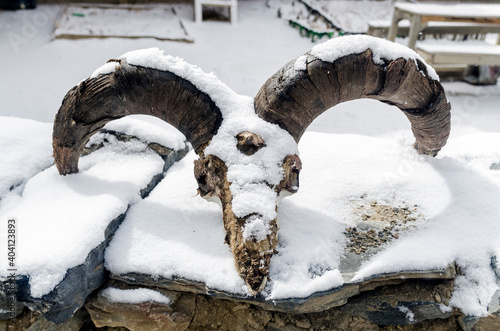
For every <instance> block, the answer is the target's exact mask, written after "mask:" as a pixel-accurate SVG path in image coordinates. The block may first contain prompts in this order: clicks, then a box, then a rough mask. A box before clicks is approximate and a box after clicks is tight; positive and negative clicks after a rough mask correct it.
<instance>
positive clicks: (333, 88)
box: [255, 36, 451, 156]
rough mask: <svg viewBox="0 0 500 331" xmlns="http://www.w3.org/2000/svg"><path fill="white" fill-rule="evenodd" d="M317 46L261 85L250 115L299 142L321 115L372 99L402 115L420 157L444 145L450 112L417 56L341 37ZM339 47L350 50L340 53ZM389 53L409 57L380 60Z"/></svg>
mask: <svg viewBox="0 0 500 331" xmlns="http://www.w3.org/2000/svg"><path fill="white" fill-rule="evenodd" d="M325 45H327V46H328V49H327V47H325ZM353 45H354V46H353ZM357 45H358V46H357ZM318 46H321V47H322V48H317V47H318ZM318 46H316V47H315V48H313V49H312V50H311V51H310V52H309V53H306V54H305V55H303V56H301V57H299V58H298V59H296V60H293V61H291V62H289V63H288V64H286V65H285V66H284V67H283V68H281V69H280V70H279V71H278V72H277V73H276V74H274V75H273V76H272V77H271V78H270V79H269V80H268V81H267V82H266V83H265V84H264V86H262V88H261V89H260V91H259V92H258V94H257V96H256V97H255V110H256V112H257V114H258V115H259V116H260V117H261V118H262V119H264V120H266V121H268V122H271V123H276V124H278V125H279V126H280V127H281V128H282V129H284V130H286V131H288V132H289V133H290V134H291V135H292V136H293V137H294V139H295V141H297V142H298V141H299V140H300V137H301V136H302V134H303V133H304V131H305V130H306V129H307V127H308V126H309V124H310V123H311V122H312V121H313V120H314V119H315V118H316V117H318V116H319V115H320V114H321V113H323V112H324V111H325V110H327V109H329V108H331V107H333V106H335V105H336V104H338V103H341V102H344V101H349V100H354V99H360V98H371V99H375V100H379V101H382V102H385V103H388V104H391V105H395V106H397V107H398V108H399V109H401V110H402V111H403V112H404V113H405V115H406V116H407V117H408V119H409V120H410V122H411V126H412V130H413V134H414V136H415V138H416V142H415V148H416V149H417V150H418V152H419V153H425V154H429V155H433V156H434V155H436V154H437V153H438V152H439V150H440V149H441V148H442V147H443V146H444V145H445V144H446V140H447V139H448V136H449V132H450V109H451V107H450V104H449V102H448V101H447V100H446V96H445V94H444V90H443V87H442V86H441V84H440V83H439V81H438V80H437V78H436V79H433V78H432V77H430V75H431V74H432V75H434V74H435V72H433V69H432V68H430V67H428V66H426V65H425V63H424V62H423V60H420V59H419V58H420V57H419V56H418V55H417V54H416V53H414V52H413V51H411V50H409V49H408V48H406V47H404V46H401V45H397V44H395V43H391V42H388V41H385V40H382V39H379V38H374V37H369V36H350V37H342V38H337V39H332V40H330V41H329V42H327V43H325V44H322V45H318ZM342 48H345V49H347V50H350V49H353V48H354V49H355V51H354V52H351V53H352V54H348V53H347V52H348V51H346V53H347V54H343V50H342ZM325 49H327V51H326V52H325ZM373 49H374V50H375V51H372V50H373ZM394 51H396V52H399V53H402V54H403V56H405V57H408V56H409V57H410V58H409V59H408V60H407V59H405V58H403V57H399V58H396V59H394V60H387V59H385V56H383V55H386V57H387V58H390V57H393V56H394V55H393V53H394ZM391 52H393V53H391ZM380 53H382V56H381V54H380ZM396 54H397V53H396ZM338 55H340V56H338ZM321 58H323V59H321ZM329 58H332V59H329ZM374 58H375V59H376V61H375V60H374Z"/></svg>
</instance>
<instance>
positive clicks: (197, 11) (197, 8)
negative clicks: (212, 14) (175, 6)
mask: <svg viewBox="0 0 500 331" xmlns="http://www.w3.org/2000/svg"><path fill="white" fill-rule="evenodd" d="M202 19H203V8H202V6H201V1H200V0H194V20H195V22H196V23H201V21H202Z"/></svg>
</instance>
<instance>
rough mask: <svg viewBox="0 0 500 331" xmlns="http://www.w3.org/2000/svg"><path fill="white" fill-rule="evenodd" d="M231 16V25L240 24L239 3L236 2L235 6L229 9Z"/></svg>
mask: <svg viewBox="0 0 500 331" xmlns="http://www.w3.org/2000/svg"><path fill="white" fill-rule="evenodd" d="M229 15H230V16H231V23H232V24H236V23H238V2H237V1H235V2H234V4H232V5H231V7H229Z"/></svg>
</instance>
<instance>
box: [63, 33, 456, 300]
mask: <svg viewBox="0 0 500 331" xmlns="http://www.w3.org/2000/svg"><path fill="white" fill-rule="evenodd" d="M352 45H358V46H357V47H355V48H354V49H353V47H352ZM387 50H390V52H387ZM394 54H396V55H394ZM408 54H410V55H408ZM399 55H401V56H399ZM434 74H435V73H434V72H433V69H432V68H430V67H428V66H427V65H426V64H425V63H424V62H423V61H422V60H421V59H419V57H418V55H416V54H414V53H411V51H410V50H408V49H407V48H405V47H403V46H399V45H396V44H394V43H390V42H388V41H384V40H381V39H378V38H373V37H367V36H352V37H343V38H337V39H333V40H331V41H329V42H327V43H325V44H322V45H319V46H315V47H314V48H313V49H312V50H311V51H310V52H308V53H306V54H305V55H302V56H300V57H298V58H297V59H295V60H293V61H291V62H289V63H288V64H286V65H285V66H284V67H282V68H281V69H280V70H279V71H278V72H277V73H276V74H275V75H273V76H272V77H271V78H270V79H269V80H268V81H267V82H266V83H265V84H264V85H263V86H262V88H261V89H260V91H259V92H258V94H257V96H256V97H255V98H254V99H252V98H249V97H243V96H239V95H237V94H236V93H234V92H233V91H232V90H231V89H229V88H228V87H227V86H226V85H224V84H222V83H221V82H220V81H219V80H217V78H215V77H214V76H213V75H211V74H206V73H204V72H202V71H201V70H200V69H198V68H197V67H195V66H191V65H189V64H187V63H185V62H184V61H182V60H181V59H177V58H173V57H170V56H165V55H163V52H161V51H159V50H157V49H150V50H142V51H135V52H130V53H127V54H125V55H123V56H122V57H120V58H119V59H117V60H110V61H109V62H108V63H107V64H106V65H104V66H103V67H101V68H100V69H98V70H97V71H96V72H94V73H93V74H92V75H91V77H90V78H88V79H86V80H84V81H83V82H81V83H80V84H79V85H77V86H75V87H74V88H72V89H71V90H70V91H69V92H68V93H67V95H66V96H65V98H64V100H63V103H62V106H61V108H60V109H59V112H58V114H57V116H56V119H55V122H54V133H53V148H54V158H55V163H56V166H57V168H58V170H59V172H60V174H62V175H67V174H72V173H77V172H78V159H79V157H80V154H81V152H82V150H83V148H84V146H85V144H86V143H87V142H88V140H89V138H90V137H91V136H92V135H93V134H95V133H96V132H98V131H99V130H101V129H102V128H103V127H104V125H105V124H106V123H107V122H109V121H112V120H115V119H118V118H121V117H124V116H127V115H132V114H144V115H152V116H155V117H158V118H160V119H162V120H164V121H166V122H168V123H170V124H171V125H173V126H174V127H176V128H177V129H178V130H179V131H181V132H182V133H183V134H184V135H185V136H186V138H187V140H188V141H189V142H190V143H191V144H192V146H193V148H194V149H195V151H196V153H197V154H198V160H196V161H195V165H194V175H195V178H196V180H197V182H198V192H199V194H200V195H201V196H202V197H205V198H207V199H215V200H217V201H219V202H220V204H221V206H222V211H223V221H224V228H225V230H226V242H227V243H228V245H229V247H230V248H231V250H232V253H233V256H234V259H235V264H236V268H237V270H238V272H239V274H240V275H241V277H242V278H243V279H244V281H245V282H246V284H247V285H248V288H249V290H250V292H251V293H253V294H257V293H259V292H260V291H261V290H262V289H263V288H264V286H265V285H266V281H267V278H268V274H269V266H270V261H271V257H272V256H273V254H275V253H276V246H277V244H278V228H279V224H278V214H277V205H278V201H279V198H280V197H281V196H283V195H286V194H292V193H295V192H296V191H297V190H298V188H299V172H300V170H301V167H302V165H301V161H300V158H299V156H298V151H297V143H298V142H299V140H300V137H301V136H302V134H303V133H304V131H305V130H306V128H307V127H308V125H309V124H310V123H311V122H312V121H313V120H314V119H315V118H316V117H318V116H319V115H320V114H321V113H323V112H324V111H326V110H327V109H329V108H331V107H333V106H335V105H336V104H338V103H341V102H345V101H349V100H354V99H360V98H371V99H375V100H379V101H381V102H384V103H388V104H391V105H394V106H396V107H398V108H399V109H401V110H402V111H403V112H404V114H405V115H406V116H407V117H408V119H409V121H410V123H411V126H412V130H413V133H414V136H415V138H416V142H415V145H414V146H415V148H416V149H417V151H418V152H419V153H423V154H429V155H432V156H435V155H436V154H437V153H438V152H439V150H440V149H441V148H442V147H443V146H444V144H445V143H446V140H447V138H448V135H449V131H450V104H449V102H448V101H447V100H446V97H445V94H444V91H443V88H442V86H441V84H440V83H439V81H438V80H437V79H435V77H434V78H433V76H434ZM331 147H332V148H334V146H331Z"/></svg>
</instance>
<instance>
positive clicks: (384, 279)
mask: <svg viewBox="0 0 500 331" xmlns="http://www.w3.org/2000/svg"><path fill="white" fill-rule="evenodd" d="M454 277H455V266H454V265H449V266H448V267H447V268H444V269H439V270H428V271H413V272H399V273H392V274H385V275H376V276H374V277H371V278H370V279H368V280H365V281H363V282H351V283H346V284H344V285H342V286H340V287H338V288H334V289H331V290H329V291H324V292H318V293H314V294H313V295H311V296H309V297H307V298H290V299H282V300H266V299H265V298H264V297H262V296H257V297H250V296H241V295H235V294H232V293H227V292H224V291H218V290H213V289H209V288H207V287H206V286H205V285H204V284H202V283H198V282H193V281H189V280H187V279H181V278H175V279H166V278H162V277H153V276H150V275H144V274H140V273H129V274H125V275H114V274H112V275H111V278H112V279H115V280H118V281H120V282H123V283H126V284H130V285H134V286H146V287H159V288H164V289H168V290H172V291H178V292H191V293H197V294H206V295H209V296H211V297H213V298H220V299H227V300H232V301H235V302H242V303H249V304H252V305H256V306H259V307H261V308H263V309H265V310H269V311H279V312H288V313H295V314H303V313H312V312H321V311H324V310H328V309H330V308H333V307H338V306H342V305H345V304H346V303H347V301H348V299H350V298H352V297H354V296H356V295H358V294H360V293H361V292H366V291H370V290H373V289H374V288H376V287H380V286H386V285H395V284H401V283H403V282H406V281H410V280H429V281H432V280H435V281H442V280H452V279H453V278H454ZM408 300H409V299H408ZM416 301H418V300H416ZM442 303H443V301H441V302H437V303H434V302H433V303H432V305H433V306H434V305H437V306H439V304H442Z"/></svg>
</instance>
